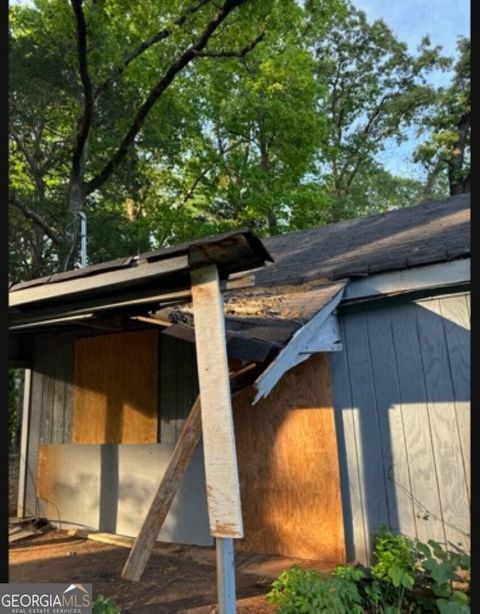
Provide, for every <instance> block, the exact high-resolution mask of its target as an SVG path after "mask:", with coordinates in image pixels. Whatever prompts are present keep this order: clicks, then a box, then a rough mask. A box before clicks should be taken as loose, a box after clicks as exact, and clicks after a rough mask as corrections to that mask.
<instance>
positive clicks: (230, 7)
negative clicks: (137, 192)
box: [10, 0, 271, 274]
mask: <svg viewBox="0 0 480 614" xmlns="http://www.w3.org/2000/svg"><path fill="white" fill-rule="evenodd" d="M242 5H245V6H242ZM246 5H248V6H246ZM270 5H271V2H262V3H258V2H256V3H255V2H252V1H251V0H224V2H223V4H221V5H217V4H216V3H215V2H213V0H197V2H196V3H195V2H193V0H192V2H191V3H188V2H186V1H180V2H176V3H171V2H166V1H164V2H156V3H146V2H145V1H144V2H137V3H130V2H126V0H91V1H90V2H87V1H84V0H70V6H68V5H67V3H65V2H63V1H61V0H36V3H35V8H33V9H32V8H27V7H18V6H17V7H12V19H11V21H12V34H11V50H12V52H11V56H12V65H11V73H12V75H13V78H12V85H11V109H12V112H11V115H12V121H11V129H10V132H11V150H12V168H13V173H12V183H11V188H12V189H11V199H10V204H11V205H12V206H13V207H15V208H16V209H17V211H18V212H20V213H21V214H22V215H23V216H24V217H25V218H26V219H28V220H29V221H30V222H31V228H32V232H31V236H30V237H29V239H28V243H29V245H30V247H31V248H32V254H34V255H35V256H34V258H33V261H34V264H33V266H32V269H33V271H34V272H35V273H37V274H38V272H40V271H44V270H45V267H46V258H45V249H46V248H47V249H48V248H49V247H50V246H51V245H53V246H54V251H55V252H56V254H57V261H56V262H55V261H54V262H52V261H50V263H49V266H50V267H55V268H62V269H65V268H67V267H68V266H70V264H71V262H72V257H73V256H74V254H75V249H76V239H77V229H78V213H79V212H80V211H82V210H83V209H84V208H85V206H86V204H87V201H90V202H94V201H95V200H96V199H98V198H99V191H101V190H102V189H104V187H105V186H106V185H107V182H108V181H109V180H111V178H112V177H116V178H119V177H120V183H122V182H121V174H122V172H126V166H127V167H128V163H129V162H130V164H131V165H132V166H133V167H135V165H136V163H137V164H140V165H141V163H142V156H138V158H137V159H135V157H134V156H133V157H131V153H132V150H134V149H136V148H137V147H138V145H139V144H142V141H143V140H147V141H148V139H149V138H152V137H150V136H149V135H150V134H151V135H153V137H154V138H155V137H156V146H157V148H158V145H159V144H160V149H161V142H162V139H161V137H160V138H159V128H158V126H160V132H162V133H163V137H164V138H165V137H166V135H168V136H169V137H170V139H168V140H169V142H170V143H171V137H172V135H171V134H168V133H169V131H170V132H176V135H175V136H176V137H177V138H178V139H181V133H182V127H183V126H184V124H185V122H188V118H187V119H186V120H185V119H183V118H181V117H180V118H179V111H180V108H179V107H180V102H181V101H182V88H184V87H185V82H186V81H187V80H189V79H194V78H195V67H194V65H195V63H196V62H198V60H199V58H202V57H210V58H217V59H218V58H224V57H238V58H241V57H244V56H245V55H246V54H248V53H249V52H250V51H251V50H252V49H253V48H254V47H255V46H256V45H257V44H258V43H260V42H261V40H262V39H263V37H264V29H263V27H264V26H263V24H264V21H265V19H266V16H267V15H268V11H269V7H270ZM240 9H241V10H240ZM234 12H235V13H238V16H237V17H236V19H233V18H232V17H231V14H232V13H234ZM253 31H255V35H254V36H251V34H252V32H253ZM145 32H147V33H148V36H146V37H145V35H144V33H145ZM32 90H33V91H32ZM172 91H175V93H176V96H175V97H174V96H173V95H171V93H172ZM183 102H184V103H186V101H185V100H183ZM169 104H172V107H173V108H172V109H170V108H169ZM186 106H187V108H188V103H187V105H186ZM169 115H170V117H169ZM171 115H173V116H174V120H175V121H172V117H171ZM186 115H188V114H186ZM179 119H180V121H178V120H179ZM182 119H183V121H182ZM176 153H177V155H178V152H176ZM143 155H145V154H143ZM165 155H167V156H168V155H169V152H168V151H167V152H165ZM125 163H127V164H126V165H125ZM131 170H132V169H130V171H131ZM45 237H47V238H48V240H47V241H45ZM47 268H48V267H47Z"/></svg>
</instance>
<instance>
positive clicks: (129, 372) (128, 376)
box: [72, 330, 158, 444]
mask: <svg viewBox="0 0 480 614" xmlns="http://www.w3.org/2000/svg"><path fill="white" fill-rule="evenodd" d="M157 389H158V331H157V330H142V331H131V332H126V333H115V334H108V335H100V336H95V337H84V338H81V339H77V340H76V341H75V388H74V416H73V427H72V442H73V443H138V444H140V443H155V442H156V441H157V430H158V390H157Z"/></svg>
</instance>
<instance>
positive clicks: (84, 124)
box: [70, 0, 93, 172]
mask: <svg viewBox="0 0 480 614" xmlns="http://www.w3.org/2000/svg"><path fill="white" fill-rule="evenodd" d="M70 1H71V4H72V8H73V12H74V14H75V21H76V28H77V51H78V64H79V71H80V80H81V82H82V87H83V114H82V117H81V119H80V121H79V124H78V128H77V142H76V144H75V149H74V152H73V159H72V170H73V171H74V172H75V171H76V170H77V169H78V168H79V166H80V164H81V160H82V156H83V153H84V149H85V143H86V142H87V139H88V133H89V131H90V126H91V123H92V116H93V90H92V83H91V81H90V76H89V74H88V61H87V25H86V23H85V15H84V13H83V7H82V4H83V0H70Z"/></svg>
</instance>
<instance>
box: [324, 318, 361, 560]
mask: <svg viewBox="0 0 480 614" xmlns="http://www.w3.org/2000/svg"><path fill="white" fill-rule="evenodd" d="M340 334H341V338H342V339H345V326H344V319H341V320H340ZM347 351H348V350H347V348H346V347H345V345H344V350H343V351H342V352H332V354H331V355H330V361H331V373H332V387H333V395H334V405H335V408H336V411H335V423H336V430H337V439H338V446H339V464H340V480H341V488H342V504H343V518H344V523H345V542H346V543H345V546H346V555H347V560H349V561H355V560H357V561H366V560H367V559H368V556H369V546H368V545H367V529H366V526H365V514H364V505H363V498H362V476H361V475H360V471H359V462H358V450H357V430H356V428H355V422H354V413H355V412H356V411H357V410H356V409H355V408H354V407H353V403H352V393H351V378H350V374H349V370H348V362H347Z"/></svg>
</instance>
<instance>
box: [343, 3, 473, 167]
mask: <svg viewBox="0 0 480 614" xmlns="http://www.w3.org/2000/svg"><path fill="white" fill-rule="evenodd" d="M353 3H354V4H355V6H357V7H358V8H359V9H361V10H362V11H365V13H366V14H367V17H368V19H369V21H374V20H375V19H383V21H385V23H386V24H387V25H388V26H389V27H390V28H391V29H392V30H393V32H394V33H395V34H396V35H397V37H398V38H399V39H400V40H402V41H404V42H406V43H407V44H408V46H409V48H410V51H411V52H414V51H415V50H416V48H417V46H418V44H419V43H420V41H421V39H422V37H423V36H424V35H425V34H428V35H429V36H430V39H431V41H432V44H434V45H441V46H442V49H443V52H444V53H445V55H449V56H455V50H456V41H457V37H458V36H459V35H464V36H469V34H470V2H469V0H403V1H402V0H397V1H394V0H390V2H387V1H385V0H354V2H353ZM431 80H432V82H433V83H434V84H435V85H446V84H447V83H448V81H449V74H448V73H436V74H432V76H431ZM416 143H417V141H416V136H415V130H412V131H411V133H410V138H409V140H408V141H407V142H406V143H404V144H402V145H401V146H400V147H399V146H398V145H397V144H396V143H391V144H388V145H387V147H386V149H385V151H384V152H383V153H382V155H381V156H380V158H379V159H380V160H381V161H382V162H383V164H384V165H385V166H386V167H387V168H388V169H389V170H390V171H391V172H393V173H396V174H399V175H405V176H410V177H411V176H416V177H419V176H421V172H420V170H419V169H418V168H415V167H414V165H413V164H412V162H411V155H412V152H413V150H414V149H415V145H416Z"/></svg>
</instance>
